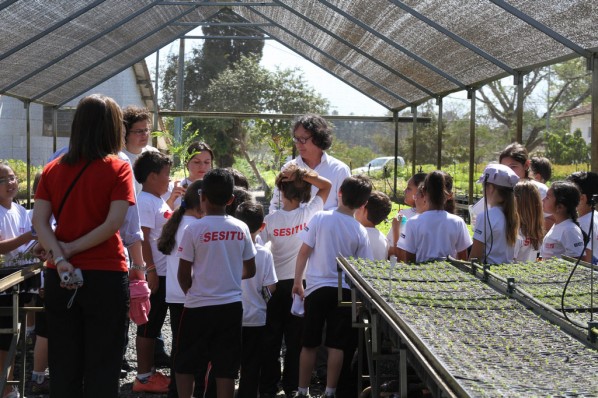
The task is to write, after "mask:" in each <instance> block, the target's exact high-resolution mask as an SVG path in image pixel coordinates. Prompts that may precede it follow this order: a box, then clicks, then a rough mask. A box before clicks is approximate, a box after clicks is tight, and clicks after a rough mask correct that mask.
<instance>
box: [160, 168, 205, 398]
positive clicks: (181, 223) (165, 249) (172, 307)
mask: <svg viewBox="0 0 598 398" xmlns="http://www.w3.org/2000/svg"><path fill="white" fill-rule="evenodd" d="M201 187H202V181H201V180H196V181H194V182H192V183H188V184H187V187H186V190H185V194H184V196H183V197H182V198H181V200H180V204H179V207H178V208H177V209H176V210H175V211H174V212H173V213H172V216H171V217H170V218H169V219H168V221H166V224H164V227H162V234H161V235H160V238H159V239H158V250H160V251H161V252H162V253H163V254H164V255H165V256H166V298H165V300H166V303H167V304H168V309H169V311H170V329H171V331H172V352H175V351H176V346H177V341H178V335H179V323H180V321H181V316H182V314H183V307H184V303H185V293H184V292H183V290H182V289H181V286H180V285H179V281H178V279H177V275H178V271H179V257H178V256H177V255H176V249H178V247H179V246H180V244H181V240H182V239H183V233H184V232H185V229H186V228H187V226H188V225H189V224H191V223H193V222H194V221H196V220H197V219H198V218H201V217H202V216H203V212H202V210H201V201H200V199H199V195H200V192H201ZM206 371H207V369H205V370H201V371H200V372H198V373H197V374H196V377H195V396H199V394H201V393H202V392H203V391H204V389H205V388H206V385H205V383H206V382H208V384H209V383H210V382H211V383H212V384H214V388H215V383H216V381H215V380H209V381H208V380H206V377H205V374H206ZM170 379H171V380H170V385H169V389H168V390H169V391H168V395H169V396H178V393H177V390H176V380H175V376H174V372H171V375H170ZM210 388H211V387H210Z"/></svg>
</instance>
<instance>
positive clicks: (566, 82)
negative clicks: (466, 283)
mask: <svg viewBox="0 0 598 398" xmlns="http://www.w3.org/2000/svg"><path fill="white" fill-rule="evenodd" d="M549 77H550V81H548V80H549ZM590 78H591V75H590V74H588V73H587V72H586V71H585V60H584V59H582V58H577V59H574V60H571V61H567V62H564V63H561V64H557V65H554V66H551V67H545V68H539V69H534V70H532V71H531V72H530V73H529V74H527V75H525V76H524V82H523V98H524V113H523V118H524V126H525V128H524V145H525V146H526V148H527V149H528V151H530V152H531V151H532V150H533V149H535V148H536V147H538V146H539V145H541V144H542V142H543V138H544V137H543V135H542V132H543V131H544V130H546V119H547V118H548V117H549V115H552V114H555V113H561V112H565V111H568V110H571V109H573V108H576V107H578V106H579V105H581V104H583V103H584V102H585V101H587V100H588V98H589V95H590V87H591V85H590ZM546 86H548V87H549V88H550V93H551V95H550V98H549V100H548V109H549V112H546V111H543V112H542V111H539V110H538V109H539V108H540V109H542V108H545V106H543V107H540V106H537V105H535V103H536V102H535V101H532V96H533V94H534V93H535V92H536V89H538V88H539V87H546ZM477 93H479V96H478V97H477V99H478V100H479V101H481V102H482V103H483V104H485V105H486V107H487V110H488V112H489V114H490V115H491V116H492V117H493V118H494V119H495V120H496V121H497V122H498V123H499V124H500V125H501V126H502V129H501V132H502V135H503V136H504V137H505V138H507V139H508V140H509V141H513V140H514V137H515V129H516V125H517V122H516V108H517V95H516V87H515V86H509V85H506V84H505V83H504V81H503V80H497V81H494V82H491V83H489V84H487V85H486V86H485V87H483V88H482V89H481V90H479V91H477ZM542 102H544V101H542ZM543 105H545V104H543ZM550 123H551V124H554V123H560V124H561V125H562V123H563V122H562V121H558V120H554V119H551V122H550ZM557 128H558V127H557Z"/></svg>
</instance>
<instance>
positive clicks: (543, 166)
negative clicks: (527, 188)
mask: <svg viewBox="0 0 598 398" xmlns="http://www.w3.org/2000/svg"><path fill="white" fill-rule="evenodd" d="M530 169H531V171H532V178H533V179H534V180H536V181H538V182H541V183H543V184H546V182H547V181H549V180H550V178H551V177H552V164H551V163H550V160H548V159H547V158H545V157H538V156H534V157H533V158H532V159H531V161H530Z"/></svg>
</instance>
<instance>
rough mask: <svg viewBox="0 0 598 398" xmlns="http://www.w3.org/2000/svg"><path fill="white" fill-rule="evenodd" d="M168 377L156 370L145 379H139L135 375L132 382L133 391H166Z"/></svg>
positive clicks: (158, 392) (168, 382) (162, 392)
mask: <svg viewBox="0 0 598 398" xmlns="http://www.w3.org/2000/svg"><path fill="white" fill-rule="evenodd" d="M169 384H170V378H169V377H166V376H164V375H163V374H162V373H160V372H156V373H154V374H153V375H151V376H150V377H148V378H147V379H145V380H139V379H138V378H137V377H135V382H133V392H153V393H156V394H166V393H168V385H169Z"/></svg>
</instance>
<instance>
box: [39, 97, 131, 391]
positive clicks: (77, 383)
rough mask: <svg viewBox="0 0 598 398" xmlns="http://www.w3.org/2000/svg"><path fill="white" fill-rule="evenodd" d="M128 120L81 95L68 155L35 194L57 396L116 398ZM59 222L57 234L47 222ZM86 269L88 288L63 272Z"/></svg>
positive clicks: (107, 104) (102, 101) (108, 104)
mask: <svg viewBox="0 0 598 398" xmlns="http://www.w3.org/2000/svg"><path fill="white" fill-rule="evenodd" d="M122 129H123V119H122V112H121V110H120V108H119V106H118V105H117V104H116V102H114V100H112V99H111V98H108V97H104V96H102V95H91V96H88V97H85V98H83V99H82V100H81V101H80V102H79V105H78V106H77V110H76V112H75V116H74V120H73V124H72V128H71V140H70V145H69V149H68V152H67V153H66V154H65V155H64V156H63V157H61V158H59V159H56V160H55V161H53V162H51V163H49V164H48V165H47V166H46V167H45V169H44V171H43V173H42V178H41V182H40V185H39V187H38V189H37V192H36V195H35V208H34V211H33V226H34V227H35V229H36V230H37V233H38V236H39V241H40V242H41V244H42V246H43V247H44V248H45V249H46V252H47V254H48V260H49V261H48V272H47V274H46V312H47V315H48V340H49V366H50V372H51V373H52V378H51V384H50V388H51V396H52V397H61V398H62V397H117V396H118V387H119V375H120V367H121V362H122V350H123V347H124V341H125V331H126V319H127V316H128V309H129V289H128V287H129V285H128V277H127V263H126V261H125V255H124V247H123V244H122V241H121V239H120V237H119V235H118V229H119V227H120V226H121V224H122V223H123V220H124V217H125V213H126V211H127V208H128V207H129V206H130V205H131V204H134V203H135V192H134V190H133V185H132V178H133V177H132V171H131V168H130V167H129V166H128V164H127V163H126V162H124V161H123V160H121V159H119V158H118V157H117V156H116V154H117V153H118V152H119V150H120V149H121V146H122V142H123V138H122ZM52 215H54V216H55V218H56V220H57V227H56V231H53V230H52V228H51V226H50V223H49V220H50V217H51V216H52ZM77 269H78V270H81V271H82V272H81V273H82V277H83V285H82V286H80V287H77V285H74V284H69V283H65V282H64V279H62V280H61V276H63V275H67V276H68V275H76V274H75V270H77Z"/></svg>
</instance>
